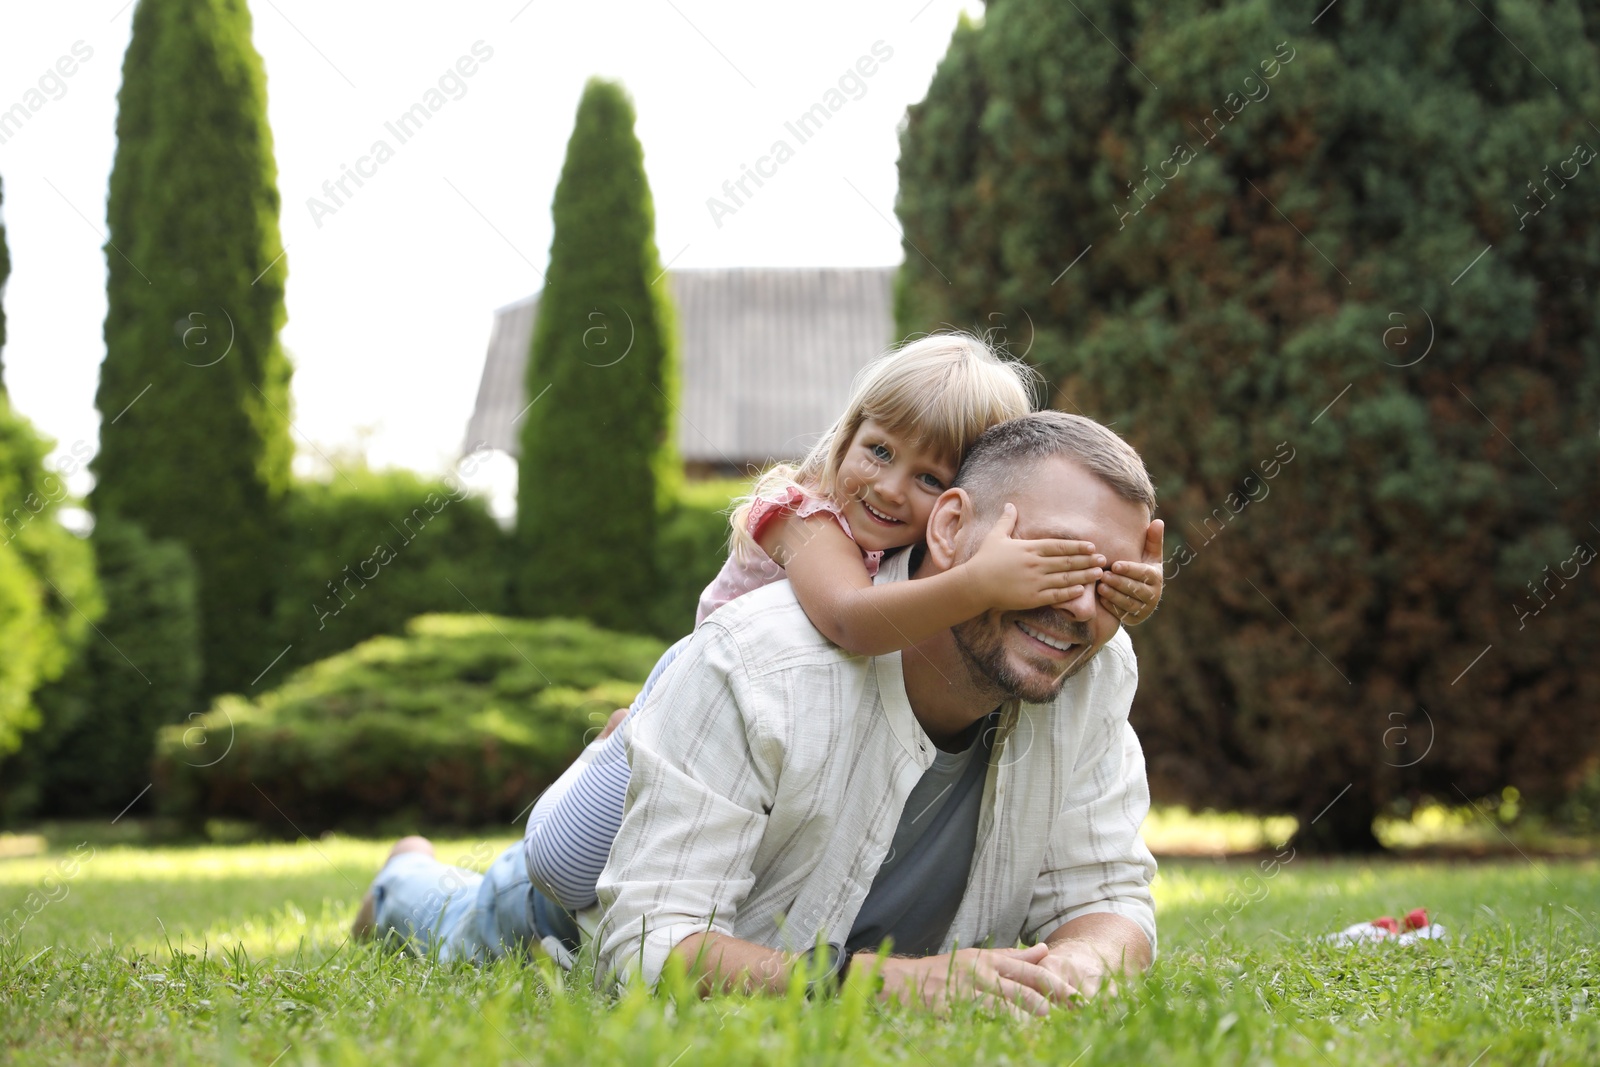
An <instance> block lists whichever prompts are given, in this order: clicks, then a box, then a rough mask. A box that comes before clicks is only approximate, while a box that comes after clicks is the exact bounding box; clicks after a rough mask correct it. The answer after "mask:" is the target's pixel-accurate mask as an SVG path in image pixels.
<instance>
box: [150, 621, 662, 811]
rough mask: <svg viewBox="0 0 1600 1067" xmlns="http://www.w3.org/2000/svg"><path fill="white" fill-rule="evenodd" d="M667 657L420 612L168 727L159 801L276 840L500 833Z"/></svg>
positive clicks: (618, 644)
mask: <svg viewBox="0 0 1600 1067" xmlns="http://www.w3.org/2000/svg"><path fill="white" fill-rule="evenodd" d="M662 648H663V646H662V644H661V643H660V642H659V641H657V640H655V639H653V638H648V637H634V636H627V635H621V634H614V633H608V632H606V631H604V630H601V629H598V628H596V627H594V626H592V625H590V624H589V623H586V622H582V621H576V620H568V619H544V620H522V619H511V618H504V617H494V616H488V615H476V614H475V615H424V616H419V617H418V618H415V619H413V620H411V622H410V623H409V624H408V625H407V626H406V632H405V635H404V636H402V637H395V636H385V637H376V638H373V639H371V640H369V641H366V642H364V643H362V644H361V645H358V646H357V647H355V648H353V649H350V650H349V651H347V652H344V653H341V654H340V655H337V656H333V657H331V658H329V659H325V660H322V661H321V662H318V663H315V664H313V665H311V666H308V667H305V668H302V669H301V670H299V671H297V672H295V673H294V674H292V675H291V676H290V677H289V678H288V679H287V680H286V681H285V682H284V684H283V685H282V686H280V687H278V688H276V689H272V690H269V691H267V692H265V693H263V694H262V695H260V696H259V697H257V698H255V699H253V700H252V699H246V698H244V697H241V696H237V695H228V696H223V697H220V698H218V700H217V701H216V702H215V703H214V704H213V705H212V707H211V710H210V711H208V712H207V713H206V714H205V715H203V716H201V717H199V718H198V719H196V720H195V721H194V723H192V724H189V725H179V726H170V727H167V728H165V729H163V730H162V731H161V732H160V735H159V737H158V739H157V744H156V759H155V768H154V770H155V781H156V786H157V794H158V798H159V805H160V807H161V808H162V809H163V810H164V811H165V812H167V813H169V814H173V815H177V816H179V817H181V818H183V819H184V820H186V821H187V822H189V823H190V824H191V825H193V824H199V823H201V822H203V821H204V820H205V819H207V818H223V819H244V820H250V821H254V822H256V823H259V824H261V825H263V826H266V827H269V828H275V829H276V830H277V831H280V832H282V833H285V834H294V833H306V834H316V833H319V832H321V831H323V830H327V829H330V828H333V827H336V826H337V827H343V828H356V829H360V828H366V829H370V828H374V827H386V828H395V829H398V828H400V827H402V826H406V825H411V826H437V825H446V824H448V825H457V826H467V825H474V826H476V825H484V824H487V823H494V822H502V823H509V822H512V821H515V820H516V819H517V818H518V817H519V815H520V814H521V813H523V812H525V811H526V810H527V808H528V806H529V805H530V804H531V803H532V802H533V800H534V798H535V797H537V796H538V795H539V792H540V791H541V790H542V789H544V788H545V787H546V786H547V785H549V784H550V783H551V782H552V781H554V779H555V778H556V776H558V775H559V774H560V773H561V771H562V770H563V769H564V768H565V767H566V766H567V765H568V764H569V763H570V762H571V761H572V759H573V758H574V757H575V756H576V755H577V754H578V752H579V750H580V749H581V748H582V746H583V743H584V739H585V734H586V732H589V733H592V729H593V728H594V727H596V726H598V725H599V724H600V723H602V722H603V721H604V719H605V716H606V715H608V714H609V713H610V712H611V711H612V710H614V709H615V708H618V707H621V706H623V705H625V704H627V703H628V702H629V701H630V700H631V699H632V698H633V697H634V695H635V694H636V693H637V691H638V687H639V685H640V684H641V683H642V682H643V680H644V678H645V676H646V675H647V674H648V673H649V671H650V668H651V666H653V665H654V663H655V660H656V658H657V657H658V656H659V655H660V653H661V651H662Z"/></svg>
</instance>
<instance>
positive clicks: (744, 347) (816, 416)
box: [466, 267, 895, 467]
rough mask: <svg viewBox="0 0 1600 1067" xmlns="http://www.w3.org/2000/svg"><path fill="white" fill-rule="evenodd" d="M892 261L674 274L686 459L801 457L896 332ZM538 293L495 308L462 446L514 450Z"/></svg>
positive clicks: (741, 462) (738, 461)
mask: <svg viewBox="0 0 1600 1067" xmlns="http://www.w3.org/2000/svg"><path fill="white" fill-rule="evenodd" d="M894 272H895V268H894V267H865V268H827V267H817V268H796V269H782V268H755V267H739V268H730V269H724V270H673V271H668V272H667V282H668V285H669V288H670V290H671V293H672V297H673V301H674V302H675V303H676V304H677V320H678V329H679V332H680V337H679V347H678V351H679V358H680V360H681V364H682V377H683V394H682V397H681V398H680V401H679V405H680V407H679V412H678V427H677V438H678V449H679V452H680V453H681V454H682V456H683V458H684V460H685V461H686V462H692V463H708V464H719V465H728V466H734V467H744V466H746V465H748V464H751V463H755V464H764V463H766V462H768V461H770V460H775V459H791V458H795V457H797V456H799V455H801V454H802V453H804V452H805V450H806V448H807V447H808V446H809V445H810V444H811V442H812V441H814V440H815V439H816V437H817V435H818V434H820V433H821V432H822V431H823V430H825V429H827V427H828V426H829V424H830V423H832V422H833V420H834V419H836V418H838V417H839V413H840V412H841V411H842V410H843V409H844V405H845V401H846V400H847V399H849V394H850V382H851V380H852V379H853V378H854V377H855V374H856V371H858V370H859V369H860V368H861V367H862V365H864V364H865V363H867V362H868V361H869V360H871V359H872V358H873V357H874V356H876V355H878V354H880V353H881V352H883V351H884V349H885V348H887V347H888V345H889V343H890V341H891V339H892V337H893V334H894V314H893V307H892V296H891V282H892V279H893V277H894ZM538 306H539V297H538V295H537V294H535V295H534V296H531V297H529V298H528V299H526V300H523V301H519V302H518V303H515V304H511V305H509V306H507V307H503V308H501V309H500V310H499V311H497V312H495V320H494V330H493V332H492V333H491V334H490V336H489V351H488V355H487V357H486V358H485V360H484V366H483V378H482V379H481V381H480V382H479V384H478V403H477V406H476V408H475V409H474V410H473V413H472V418H471V420H470V421H469V422H468V423H467V440H466V447H467V449H469V450H470V449H472V448H474V447H479V446H482V445H487V446H488V447H490V448H497V449H500V450H502V451H504V452H508V453H510V454H511V455H513V456H515V455H516V454H517V453H518V450H519V446H520V442H519V440H518V434H519V427H520V424H514V420H517V418H518V416H519V415H520V413H521V411H522V409H523V407H524V406H525V405H526V404H527V397H526V395H525V393H524V388H523V380H524V371H525V369H526V367H527V362H528V346H529V342H530V341H531V339H532V337H533V324H534V318H535V315H536V314H537V312H538Z"/></svg>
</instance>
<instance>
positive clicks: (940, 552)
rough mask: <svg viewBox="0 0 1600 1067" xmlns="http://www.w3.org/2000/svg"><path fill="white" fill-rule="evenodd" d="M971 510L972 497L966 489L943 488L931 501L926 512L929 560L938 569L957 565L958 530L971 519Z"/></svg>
mask: <svg viewBox="0 0 1600 1067" xmlns="http://www.w3.org/2000/svg"><path fill="white" fill-rule="evenodd" d="M973 513H974V512H973V504H972V498H971V497H970V496H968V495H967V491H966V490H965V489H960V488H952V489H946V490H945V491H944V492H942V493H940V494H939V499H938V500H935V501H934V502H933V510H932V511H931V512H929V514H928V537H927V541H928V559H929V560H930V561H931V562H932V563H933V565H934V566H935V568H937V569H938V570H941V571H947V570H949V569H950V568H951V567H954V566H955V565H956V560H957V544H958V543H959V541H960V537H961V531H962V530H963V529H964V528H965V527H966V526H967V524H968V523H969V522H971V521H972V516H973Z"/></svg>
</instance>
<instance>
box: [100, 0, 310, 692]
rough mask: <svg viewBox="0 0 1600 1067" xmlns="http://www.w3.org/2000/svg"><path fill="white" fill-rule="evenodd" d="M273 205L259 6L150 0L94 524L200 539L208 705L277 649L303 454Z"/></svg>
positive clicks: (112, 256)
mask: <svg viewBox="0 0 1600 1067" xmlns="http://www.w3.org/2000/svg"><path fill="white" fill-rule="evenodd" d="M278 208H279V198H278V189H277V166H276V164H275V162H274V161H273V153H272V131H271V129H270V127H269V126H268V124H267V91H266V76H265V74H264V72H263V70H262V66H261V57H260V56H259V55H258V54H257V53H256V50H255V47H254V45H253V44H252V43H251V20H250V10H249V8H248V7H247V6H246V5H245V4H243V3H239V2H236V0H141V2H140V3H139V5H138V6H137V7H136V8H135V9H134V12H133V36H132V39H131V40H130V41H129V43H128V50H127V54H126V57H125V58H124V60H123V67H122V88H121V90H120V92H119V93H118V95H117V152H116V159H115V161H114V163H113V166H112V171H111V185H110V195H109V199H108V202H107V205H106V223H107V228H108V229H109V231H110V234H109V238H108V240H107V244H106V249H105V252H106V266H107V287H106V288H107V293H106V295H107V311H106V322H105V341H106V358H105V361H104V363H102V364H101V369H100V386H99V390H98V392H97V393H96V394H95V406H96V407H97V408H98V409H99V411H100V415H101V422H100V451H99V453H98V454H97V455H96V456H95V459H94V470H95V476H96V482H95V488H94V491H93V493H92V494H91V499H92V501H93V504H94V511H95V515H96V516H97V518H99V519H102V520H103V519H106V518H109V517H113V516H115V517H119V518H122V519H126V520H128V521H131V522H136V523H138V524H139V525H140V526H141V527H142V528H143V529H144V530H145V532H146V533H148V534H149V535H150V536H151V537H153V538H157V539H164V538H172V539H175V540H177V541H180V542H182V543H183V544H184V545H185V546H187V547H188V549H189V552H190V554H191V555H192V556H193V558H194V561H195V564H196V566H197V567H198V568H199V572H200V604H201V613H202V616H203V619H204V627H203V629H202V631H201V640H202V642H203V646H204V665H205V691H206V692H208V693H214V692H219V691H222V690H226V689H234V688H238V687H242V686H244V685H245V684H246V683H248V682H249V681H250V679H251V678H253V677H255V676H256V674H257V673H258V672H260V670H261V669H262V668H263V667H264V666H265V665H266V663H267V662H268V661H269V660H270V658H271V657H272V655H273V654H274V653H275V651H276V650H275V649H273V648H272V647H271V646H272V639H273V636H274V635H273V634H272V632H271V630H272V618H271V615H272V609H273V600H274V589H275V588H276V586H277V584H278V582H279V580H280V569H281V567H282V566H283V550H284V538H283V536H282V529H281V520H282V513H281V507H282V504H283V497H284V494H285V493H286V492H287V490H288V487H289V480H290V479H289V461H290V458H291V457H292V455H293V452H294V448H293V445H292V443H291V441H290V439H289V378H290V369H289V361H288V358H287V357H286V356H285V355H284V352H283V349H282V346H281V345H280V344H279V341H278V330H279V328H280V327H281V326H282V325H283V322H284V315H285V312H284V305H283V291H284V282H285V278H286V277H287V273H288V268H287V266H286V265H285V260H284V256H283V243H282V240H281V238H280V236H279V232H278Z"/></svg>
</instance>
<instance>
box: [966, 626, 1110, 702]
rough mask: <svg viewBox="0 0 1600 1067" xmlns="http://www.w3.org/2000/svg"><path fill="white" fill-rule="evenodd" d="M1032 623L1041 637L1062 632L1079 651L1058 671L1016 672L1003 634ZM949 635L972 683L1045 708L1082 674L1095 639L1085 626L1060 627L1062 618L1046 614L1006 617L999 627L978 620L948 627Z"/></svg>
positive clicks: (1038, 669) (1046, 669)
mask: <svg viewBox="0 0 1600 1067" xmlns="http://www.w3.org/2000/svg"><path fill="white" fill-rule="evenodd" d="M1030 618H1031V619H1032V620H1033V621H1035V622H1036V624H1037V628H1038V629H1040V630H1043V631H1044V632H1045V633H1057V632H1060V631H1061V630H1065V631H1066V636H1067V637H1068V638H1070V639H1071V640H1072V642H1073V644H1075V645H1077V646H1078V648H1077V650H1076V651H1075V652H1074V653H1073V656H1072V659H1071V661H1070V662H1068V663H1067V664H1066V665H1064V666H1061V667H1056V668H1052V667H1035V668H1034V669H1033V670H1019V669H1018V668H1017V667H1016V666H1015V665H1014V664H1013V662H1012V660H1011V658H1010V657H1008V656H1007V655H1006V646H1005V631H1006V628H1007V627H1009V626H1014V625H1015V624H1016V623H1017V622H1018V621H1024V622H1026V621H1029V620H1030ZM950 633H951V636H952V637H954V638H955V643H956V648H958V649H960V651H961V658H962V660H963V661H965V663H966V666H967V673H968V674H969V675H970V676H971V678H972V680H973V681H974V682H977V683H978V684H979V685H981V686H983V687H984V688H986V689H990V690H993V691H994V692H995V693H996V695H998V696H1001V697H1004V698H1006V699H1010V700H1021V701H1024V702H1026V703H1029V704H1047V703H1049V702H1050V701H1052V700H1054V699H1055V698H1056V696H1057V695H1058V694H1059V693H1060V692H1061V688H1062V686H1064V685H1066V684H1067V679H1068V678H1071V677H1072V676H1073V675H1074V674H1077V673H1078V672H1079V671H1080V670H1082V669H1083V667H1084V665H1085V664H1087V663H1088V662H1089V660H1090V659H1091V658H1092V656H1093V652H1094V650H1092V649H1091V648H1090V642H1092V641H1093V640H1094V636H1093V632H1092V631H1091V629H1090V627H1089V626H1088V624H1087V623H1081V622H1080V623H1072V624H1070V625H1068V626H1065V627H1063V626H1062V625H1061V617H1060V615H1059V614H1058V613H1057V612H1055V611H1053V610H1051V609H1050V608H1036V609H1034V610H1033V611H1021V612H1007V613H1005V614H1004V615H1002V616H1000V618H999V620H998V621H997V620H996V619H995V617H994V616H992V615H980V616H979V617H978V618H976V619H968V620H967V621H966V622H964V623H961V624H959V625H957V626H954V627H951V630H950Z"/></svg>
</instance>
